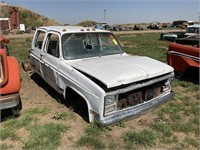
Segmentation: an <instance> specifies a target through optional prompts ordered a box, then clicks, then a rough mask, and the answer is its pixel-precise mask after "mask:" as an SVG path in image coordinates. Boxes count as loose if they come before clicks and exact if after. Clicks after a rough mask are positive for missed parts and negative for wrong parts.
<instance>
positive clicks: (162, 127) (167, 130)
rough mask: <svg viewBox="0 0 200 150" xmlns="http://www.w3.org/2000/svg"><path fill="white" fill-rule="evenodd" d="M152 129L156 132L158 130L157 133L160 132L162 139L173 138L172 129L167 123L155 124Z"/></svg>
mask: <svg viewBox="0 0 200 150" xmlns="http://www.w3.org/2000/svg"><path fill="white" fill-rule="evenodd" d="M152 128H153V129H154V130H156V131H157V132H160V133H161V134H162V137H170V136H172V130H171V127H170V126H169V125H168V124H167V123H163V122H155V123H154V124H153V125H152Z"/></svg>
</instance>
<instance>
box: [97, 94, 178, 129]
mask: <svg viewBox="0 0 200 150" xmlns="http://www.w3.org/2000/svg"><path fill="white" fill-rule="evenodd" d="M174 95H175V94H174V92H170V93H167V94H165V95H162V96H161V97H157V98H155V99H153V100H151V101H148V102H145V103H143V104H141V105H139V106H135V107H132V108H129V109H127V110H124V111H120V112H116V113H114V114H112V115H109V116H106V117H104V118H103V119H100V120H99V121H98V123H99V125H100V126H107V125H110V124H114V123H116V122H119V121H122V120H126V119H129V118H134V117H137V116H140V115H142V114H145V113H146V112H148V111H150V110H152V109H153V108H155V107H157V106H159V105H161V104H163V103H165V102H167V101H169V100H170V99H171V98H172V97H173V96H174Z"/></svg>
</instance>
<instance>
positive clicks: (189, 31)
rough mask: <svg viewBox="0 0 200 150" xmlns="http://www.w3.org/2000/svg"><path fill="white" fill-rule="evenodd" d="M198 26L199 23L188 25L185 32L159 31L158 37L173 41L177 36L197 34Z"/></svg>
mask: <svg viewBox="0 0 200 150" xmlns="http://www.w3.org/2000/svg"><path fill="white" fill-rule="evenodd" d="M199 28H200V24H194V25H191V26H188V27H187V28H186V32H167V33H161V34H160V39H161V40H168V41H172V42H174V41H176V39H179V38H185V37H188V36H194V35H198V34H199Z"/></svg>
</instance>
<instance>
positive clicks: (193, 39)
mask: <svg viewBox="0 0 200 150" xmlns="http://www.w3.org/2000/svg"><path fill="white" fill-rule="evenodd" d="M176 43H178V44H183V45H191V46H196V47H199V35H194V36H188V37H185V38H179V39H176Z"/></svg>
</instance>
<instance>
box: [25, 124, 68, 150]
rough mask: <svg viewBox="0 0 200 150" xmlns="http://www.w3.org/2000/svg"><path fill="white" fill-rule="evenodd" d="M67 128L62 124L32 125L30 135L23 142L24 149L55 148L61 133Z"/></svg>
mask: <svg viewBox="0 0 200 150" xmlns="http://www.w3.org/2000/svg"><path fill="white" fill-rule="evenodd" d="M67 130H69V127H68V126H65V125H62V124H53V123H49V124H45V125H38V126H34V127H32V128H31V130H30V137H29V139H28V140H27V141H25V142H24V149H56V147H57V146H58V145H59V143H60V140H61V134H62V133H64V132H66V131H67Z"/></svg>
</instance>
